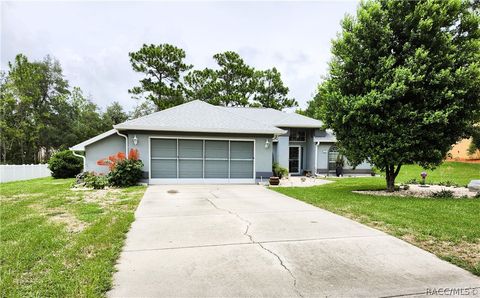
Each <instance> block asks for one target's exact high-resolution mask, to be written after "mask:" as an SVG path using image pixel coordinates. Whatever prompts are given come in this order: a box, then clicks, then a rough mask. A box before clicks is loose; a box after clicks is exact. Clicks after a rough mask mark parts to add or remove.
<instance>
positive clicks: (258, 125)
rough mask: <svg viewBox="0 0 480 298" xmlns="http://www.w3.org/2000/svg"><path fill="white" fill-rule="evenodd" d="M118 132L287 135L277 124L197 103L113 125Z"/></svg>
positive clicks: (192, 102) (204, 103) (202, 102)
mask: <svg viewBox="0 0 480 298" xmlns="http://www.w3.org/2000/svg"><path fill="white" fill-rule="evenodd" d="M113 127H114V128H115V129H117V130H125V129H128V130H159V131H183V132H217V133H249V134H283V133H285V131H284V130H282V129H279V128H277V127H275V126H274V125H271V124H267V123H264V122H260V121H257V120H255V119H252V118H250V117H245V116H243V115H240V114H238V113H234V112H232V111H230V110H229V109H225V108H222V107H218V106H214V105H211V104H208V103H206V102H204V101H200V100H194V101H191V102H187V103H185V104H182V105H179V106H175V107H173V108H169V109H166V110H162V111H159V112H156V113H153V114H150V115H147V116H144V117H140V118H137V119H133V120H129V121H126V122H123V123H120V124H117V125H114V126H113Z"/></svg>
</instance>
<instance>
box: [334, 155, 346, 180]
mask: <svg viewBox="0 0 480 298" xmlns="http://www.w3.org/2000/svg"><path fill="white" fill-rule="evenodd" d="M344 165H345V159H344V158H343V155H341V154H339V155H338V156H337V160H336V161H335V175H337V177H340V176H343V166H344Z"/></svg>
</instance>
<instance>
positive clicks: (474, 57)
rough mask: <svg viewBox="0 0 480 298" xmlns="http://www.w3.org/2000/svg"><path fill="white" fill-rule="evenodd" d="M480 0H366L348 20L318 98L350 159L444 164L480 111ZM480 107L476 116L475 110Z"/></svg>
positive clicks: (390, 181) (386, 167)
mask: <svg viewBox="0 0 480 298" xmlns="http://www.w3.org/2000/svg"><path fill="white" fill-rule="evenodd" d="M472 3H473V2H469V1H461V0H448V1H447V0H446V1H388V0H377V1H365V2H362V3H361V4H360V6H359V8H358V10H357V14H356V17H352V16H347V17H345V19H344V20H343V21H342V32H341V34H340V35H339V36H338V38H337V39H336V40H334V41H333V44H332V53H333V59H332V61H331V62H330V73H329V76H328V77H327V78H326V80H325V81H324V82H323V83H322V84H321V85H320V87H319V91H318V95H317V97H316V99H315V100H314V101H313V102H312V103H311V105H313V106H314V109H316V111H315V113H318V114H319V115H320V116H321V118H322V119H323V120H324V121H325V123H326V125H327V126H328V127H330V128H333V129H334V131H335V133H336V137H337V140H338V142H339V145H340V146H341V148H342V149H343V151H344V153H345V155H346V156H347V158H348V160H349V162H350V163H352V164H353V165H358V164H359V163H361V162H363V161H365V160H366V161H368V162H370V163H372V164H373V165H375V166H376V167H378V168H379V169H381V170H383V171H385V173H386V182H387V190H389V191H393V190H394V182H395V178H396V176H397V174H398V173H399V171H400V168H401V166H402V165H403V164H412V163H417V164H419V165H421V166H423V167H425V168H433V167H435V166H437V165H438V164H440V163H441V162H442V160H443V159H444V157H445V156H446V154H447V152H448V151H449V150H450V148H451V145H452V144H454V143H455V142H457V141H458V140H459V139H460V138H462V137H465V136H468V135H469V134H470V133H471V130H472V127H473V124H474V123H475V120H478V115H480V64H479V61H480V29H479V28H480V26H479V25H480V20H479V14H478V9H476V8H474V7H473V5H472ZM476 117H477V118H476Z"/></svg>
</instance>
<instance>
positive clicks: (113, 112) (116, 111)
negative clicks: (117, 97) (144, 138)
mask: <svg viewBox="0 0 480 298" xmlns="http://www.w3.org/2000/svg"><path fill="white" fill-rule="evenodd" d="M127 120H128V115H127V113H125V111H124V110H123V107H122V106H121V105H120V103H119V102H118V101H114V102H113V103H112V104H111V105H109V106H108V107H107V109H106V110H105V113H103V115H102V122H103V123H104V124H105V126H107V127H109V128H111V127H113V126H114V125H115V124H118V123H122V122H125V121H127Z"/></svg>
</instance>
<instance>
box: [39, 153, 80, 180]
mask: <svg viewBox="0 0 480 298" xmlns="http://www.w3.org/2000/svg"><path fill="white" fill-rule="evenodd" d="M48 168H49V169H50V171H52V177H53V178H73V177H75V176H76V175H77V174H78V173H80V171H82V168H83V160H82V158H80V157H78V156H75V155H73V153H72V151H70V150H64V151H60V152H57V153H55V154H53V155H52V157H51V158H50V160H49V161H48Z"/></svg>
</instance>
